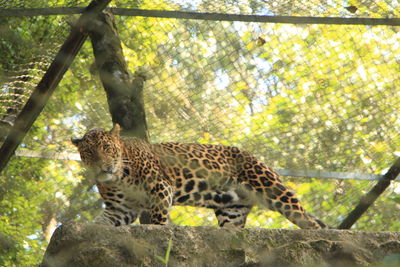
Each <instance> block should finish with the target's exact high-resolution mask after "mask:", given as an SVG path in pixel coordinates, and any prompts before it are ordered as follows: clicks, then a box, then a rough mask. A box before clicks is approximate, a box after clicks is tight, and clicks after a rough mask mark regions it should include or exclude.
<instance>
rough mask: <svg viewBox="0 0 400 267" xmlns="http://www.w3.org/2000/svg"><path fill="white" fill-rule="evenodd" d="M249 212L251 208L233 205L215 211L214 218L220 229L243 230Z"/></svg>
mask: <svg viewBox="0 0 400 267" xmlns="http://www.w3.org/2000/svg"><path fill="white" fill-rule="evenodd" d="M250 210H251V206H248V205H241V204H235V205H231V206H227V207H223V208H218V209H215V216H216V217H217V220H218V225H219V226H220V227H236V228H244V226H245V224H246V219H247V215H248V214H249V212H250Z"/></svg>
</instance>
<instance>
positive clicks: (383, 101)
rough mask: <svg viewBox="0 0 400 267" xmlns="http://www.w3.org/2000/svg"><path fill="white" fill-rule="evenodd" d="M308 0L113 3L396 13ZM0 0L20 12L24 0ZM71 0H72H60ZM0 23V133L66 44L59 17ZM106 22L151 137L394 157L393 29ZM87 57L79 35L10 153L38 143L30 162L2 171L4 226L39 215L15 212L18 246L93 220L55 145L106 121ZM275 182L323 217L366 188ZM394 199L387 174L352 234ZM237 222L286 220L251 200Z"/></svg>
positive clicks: (379, 4)
mask: <svg viewBox="0 0 400 267" xmlns="http://www.w3.org/2000/svg"><path fill="white" fill-rule="evenodd" d="M55 3H56V2H55ZM214 3H215V4H214ZM218 3H219V4H221V3H220V1H218ZM275 3H278V4H275ZM308 3H309V4H306V5H301V6H300V5H292V4H291V2H290V1H280V2H279V1H278V2H269V1H250V2H247V1H246V2H245V1H243V3H242V1H223V3H222V4H221V5H219V6H218V5H217V4H216V2H215V1H212V2H207V1H196V2H190V3H189V2H183V3H182V2H180V4H178V3H177V2H173V1H171V2H163V4H162V5H161V4H160V3H158V5H153V4H149V3H146V4H143V5H137V6H132V5H130V4H129V3H125V2H122V1H121V2H116V5H117V6H119V7H134V8H147V9H152V8H153V9H155V8H159V9H164V10H194V11H202V12H203V11H204V12H225V13H236V14H277V15H313V16H314V15H321V13H323V15H335V16H336V15H337V16H343V15H346V16H358V15H363V16H370V17H391V16H396V15H397V16H398V11H396V10H399V8H398V3H395V2H392V1H375V2H374V3H371V4H370V5H369V8H368V9H366V8H365V9H363V6H364V5H363V2H362V1H360V3H359V5H358V7H359V10H365V12H364V13H362V12H361V13H357V14H353V13H351V12H350V13H348V11H345V10H343V5H342V4H341V3H338V2H334V1H327V2H325V1H317V2H315V1H313V2H308ZM2 4H4V6H5V7H29V6H28V3H26V2H25V1H21V2H16V1H11V2H8V1H6V2H2ZM79 4H83V2H73V3H72V2H71V3H69V4H68V3H67V4H65V6H67V5H79ZM289 4H290V5H289ZM39 6H40V5H39ZM46 6H49V4H48V3H47V2H46V5H43V7H46ZM35 7H38V6H37V5H36V6H35ZM40 7H42V6H40ZM345 12H347V13H345ZM396 12H397V13H396ZM1 20H2V22H4V23H3V24H2V25H3V26H2V28H1V35H0V36H1V37H0V49H1V50H2V51H3V54H4V55H5V57H4V59H3V60H2V61H1V63H0V64H1V74H0V81H1V85H0V90H1V94H0V123H1V127H2V128H0V129H1V133H2V134H1V137H2V138H4V137H5V136H6V134H7V130H8V129H9V125H12V123H13V121H14V119H15V116H16V115H17V114H18V113H19V112H20V110H21V108H22V106H23V104H24V103H25V102H26V99H27V97H29V95H30V93H31V92H32V89H33V88H34V86H35V85H36V84H37V82H38V81H39V80H40V78H41V77H42V75H43V73H44V71H45V69H46V67H47V66H48V65H49V63H50V62H51V60H52V59H53V57H54V53H55V52H56V51H57V49H58V48H59V47H60V46H61V44H62V43H63V41H64V40H65V37H66V36H67V34H68V31H69V28H68V26H67V25H68V21H70V20H71V19H70V18H67V17H61V16H60V17H32V18H12V17H6V18H1ZM116 22H117V28H118V31H119V34H120V38H121V42H122V43H123V50H124V54H125V57H126V59H127V62H128V66H129V69H130V70H131V71H132V72H134V71H136V70H138V69H140V70H141V72H143V73H145V75H146V77H147V81H146V83H145V88H144V94H145V107H146V116H147V121H148V124H149V134H150V137H151V141H152V142H165V141H176V142H199V143H212V144H225V145H235V146H238V147H241V148H243V149H245V150H247V151H250V152H251V153H253V154H254V155H256V156H257V157H258V158H260V159H262V160H263V161H264V162H265V163H267V164H268V165H269V166H271V167H273V168H279V169H289V170H320V171H325V172H350V173H375V174H383V173H385V171H387V169H388V167H389V166H390V165H391V164H392V163H393V161H394V159H395V156H396V153H399V152H398V151H399V149H398V147H399V145H400V137H399V135H398V133H399V130H400V129H399V128H400V121H399V118H398V116H397V113H398V107H399V106H400V93H399V91H398V90H396V88H398V87H399V85H400V79H399V75H398V73H399V66H400V65H399V61H400V58H399V56H398V55H399V54H400V53H399V52H400V45H399V43H400V42H399V41H400V35H399V29H398V27H392V26H375V27H369V26H344V25H291V24H267V23H250V22H248V23H245V22H221V21H198V20H179V19H159V18H148V17H124V16H118V17H116ZM28 25H29V27H28ZM93 64H94V58H93V53H92V50H91V46H90V44H89V43H88V42H86V43H85V44H84V47H83V48H82V50H81V52H80V53H79V54H78V56H77V58H76V60H75V61H74V63H73V65H72V66H71V68H70V70H69V71H68V72H67V73H66V75H65V76H64V78H63V80H62V81H61V83H60V85H59V86H58V88H57V90H56V92H55V93H54V95H53V96H52V98H51V100H50V102H49V103H48V105H47V106H46V108H45V110H44V112H43V113H42V114H41V115H40V117H39V118H38V120H37V121H36V122H35V124H34V126H33V128H32V129H31V130H30V132H29V134H28V136H27V137H26V138H25V139H24V141H23V144H22V145H21V146H20V148H19V150H18V151H17V155H21V156H23V155H25V156H27V155H28V156H29V155H30V156H32V155H33V154H32V153H31V152H32V151H33V152H40V153H39V154H41V157H42V159H41V158H28V157H18V158H14V159H13V160H12V161H11V162H10V163H9V165H8V166H7V168H6V170H5V172H4V173H3V179H2V181H1V182H0V188H1V189H0V199H3V202H2V204H1V205H2V209H1V208H0V212H1V210H3V212H2V214H0V216H1V217H0V218H1V221H3V223H2V224H3V225H4V229H9V230H10V231H11V230H13V231H19V230H18V229H19V228H18V227H19V226H20V225H27V224H28V222H27V221H25V220H23V219H21V218H20V217H21V216H20V215H21V213H26V212H27V208H26V207H29V206H31V205H37V206H38V208H39V209H40V210H41V213H40V214H39V215H38V214H36V213H35V212H34V211H30V212H28V213H27V214H28V215H29V214H30V216H31V218H32V220H30V222H29V223H30V224H32V221H33V222H36V223H37V225H36V227H37V228H36V229H35V232H33V233H30V232H21V233H20V235H25V236H29V235H30V239H29V238H28V239H27V241H26V242H28V243H29V245H30V246H33V245H32V244H34V240H38V239H39V240H42V239H43V238H42V237H40V234H39V233H41V232H44V231H45V230H46V229H47V228H46V227H47V226H49V225H51V224H53V226H54V225H55V224H57V223H62V222H66V221H68V220H81V221H91V220H92V219H93V217H94V216H95V215H96V214H98V213H99V211H100V210H101V202H100V201H99V198H98V193H97V190H96V188H95V187H94V185H93V181H90V180H88V179H86V178H85V175H84V172H83V168H82V167H81V165H80V164H79V163H78V162H76V161H69V160H57V158H63V156H62V155H64V154H63V153H65V152H69V153H76V150H75V148H74V147H73V146H72V145H71V144H70V142H69V139H70V138H71V137H77V136H81V135H82V134H83V133H84V132H86V131H87V130H88V129H91V128H94V127H103V128H110V127H111V117H110V115H109V112H108V107H107V101H106V96H105V94H104V90H103V88H102V85H101V83H100V81H99V79H98V75H97V73H96V70H95V68H94V67H93ZM2 141H4V139H2ZM28 152H30V153H31V154H29V153H28ZM44 152H52V153H53V154H51V156H50V158H53V159H50V160H45V159H43V157H44V156H43V155H44V154H45V153H44ZM35 155H36V154H35ZM397 155H398V154H397ZM359 178H363V177H362V175H359ZM283 180H284V182H285V184H287V185H288V186H289V187H291V188H292V189H294V191H296V192H298V194H299V195H300V198H301V200H302V202H303V204H304V206H305V208H306V209H307V210H309V211H310V212H311V213H313V214H315V215H316V216H317V217H319V218H323V220H324V221H325V222H326V223H328V224H330V225H332V226H336V225H338V224H339V223H340V222H341V221H342V220H343V218H344V217H345V216H346V215H347V214H348V212H349V211H350V210H351V209H352V207H354V205H355V204H356V203H357V202H358V201H359V199H360V198H361V196H363V195H364V194H365V193H366V192H368V191H369V190H370V189H371V187H372V186H373V185H374V184H375V183H376V182H375V181H365V180H340V179H322V178H296V177H284V179H283ZM26 192H30V193H26ZM399 194H400V185H399V183H398V182H394V183H393V184H392V185H391V186H390V188H389V189H388V190H387V192H386V193H385V194H384V195H383V196H381V197H380V198H379V200H378V201H377V203H376V204H375V205H374V206H373V207H372V208H370V209H369V210H368V212H367V213H366V214H365V215H364V216H363V217H362V218H361V219H360V221H358V223H357V224H356V225H355V229H365V230H397V231H398V230H400V224H399V222H398V219H397V218H399V215H400V206H399V198H400V196H399ZM4 199H7V201H4ZM22 207H25V208H22ZM194 213H195V214H196V216H193V214H194ZM170 217H171V220H172V222H173V223H176V224H182V225H216V220H215V219H214V214H213V212H212V211H211V210H207V209H198V208H196V209H195V211H194V208H191V207H183V208H182V207H180V208H173V210H172V211H171V215H170ZM10 221H12V222H13V223H10ZM38 225H39V226H38ZM247 226H248V227H294V226H293V225H292V224H290V223H289V222H288V221H286V220H285V219H284V218H283V217H282V216H280V215H278V214H277V213H275V212H272V211H265V209H260V208H255V209H253V212H252V213H251V214H250V216H249V219H248V223H247ZM27 231H28V230H27Z"/></svg>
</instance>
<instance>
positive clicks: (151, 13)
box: [0, 7, 400, 26]
mask: <svg viewBox="0 0 400 267" xmlns="http://www.w3.org/2000/svg"><path fill="white" fill-rule="evenodd" d="M83 10H84V8H82V7H49V8H8V9H0V17H27V16H50V15H72V14H80V13H82V12H83ZM109 10H110V11H111V12H112V13H113V14H114V15H120V16H139V17H153V18H173V19H196V20H211V21H243V22H260V23H288V24H335V25H369V26H377V25H386V26H400V18H340V17H306V16H269V15H238V14H225V13H200V12H191V11H172V10H144V9H134V8H110V9H109Z"/></svg>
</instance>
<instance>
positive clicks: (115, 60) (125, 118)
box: [89, 12, 150, 224]
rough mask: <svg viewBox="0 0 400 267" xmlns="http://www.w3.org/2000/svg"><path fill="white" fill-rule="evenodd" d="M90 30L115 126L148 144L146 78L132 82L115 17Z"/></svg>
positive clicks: (104, 18) (98, 22) (137, 76)
mask: <svg viewBox="0 0 400 267" xmlns="http://www.w3.org/2000/svg"><path fill="white" fill-rule="evenodd" d="M89 28H90V29H89V30H90V31H89V37H90V39H91V41H92V46H93V52H94V56H95V60H96V68H97V70H98V72H99V74H100V79H101V81H102V83H103V86H104V89H105V91H106V94H107V101H108V107H109V110H110V113H111V117H112V121H113V123H118V124H119V125H120V126H121V127H122V129H123V131H122V134H123V135H126V136H135V137H138V138H141V139H144V140H146V141H148V132H147V122H146V114H145V109H144V101H143V85H144V81H145V80H146V78H145V76H144V75H143V74H140V73H139V72H136V73H135V75H134V78H133V79H131V77H130V75H129V72H128V69H127V64H126V62H125V59H124V55H123V51H122V47H121V41H120V39H119V35H118V32H117V28H116V25H115V20H114V17H113V15H112V14H111V13H109V12H103V13H101V14H99V15H98V16H97V18H96V19H95V20H93V22H92V23H91V25H90V26H89ZM140 222H141V223H142V224H143V223H145V224H148V223H150V216H149V214H148V213H143V214H142V215H141V217H140Z"/></svg>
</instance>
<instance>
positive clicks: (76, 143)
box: [71, 138, 82, 147]
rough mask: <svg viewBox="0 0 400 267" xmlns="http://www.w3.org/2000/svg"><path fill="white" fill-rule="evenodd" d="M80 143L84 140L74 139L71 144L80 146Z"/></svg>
mask: <svg viewBox="0 0 400 267" xmlns="http://www.w3.org/2000/svg"><path fill="white" fill-rule="evenodd" d="M80 142H82V138H72V139H71V143H72V144H73V145H74V146H76V147H77V146H78V144H79V143H80Z"/></svg>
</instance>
